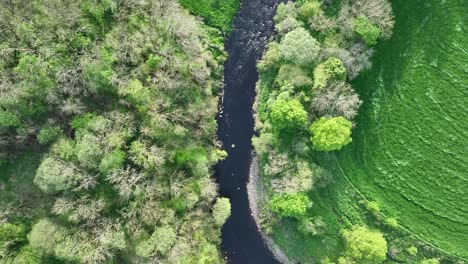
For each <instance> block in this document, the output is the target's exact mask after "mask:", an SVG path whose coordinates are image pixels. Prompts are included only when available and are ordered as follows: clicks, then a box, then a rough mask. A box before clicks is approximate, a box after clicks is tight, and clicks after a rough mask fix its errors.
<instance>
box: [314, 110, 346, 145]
mask: <svg viewBox="0 0 468 264" xmlns="http://www.w3.org/2000/svg"><path fill="white" fill-rule="evenodd" d="M352 126H353V125H352V123H351V121H349V120H347V119H346V118H344V117H342V116H339V117H333V118H326V117H322V118H320V119H319V120H317V121H316V122H314V123H313V124H312V125H311V126H310V132H311V133H312V137H311V139H310V140H311V141H312V144H313V146H314V148H315V149H316V150H318V151H331V150H339V149H341V148H342V147H343V146H345V145H347V144H349V143H350V142H351V141H352V139H351V128H352Z"/></svg>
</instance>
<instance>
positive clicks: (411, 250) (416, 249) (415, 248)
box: [406, 246, 418, 256]
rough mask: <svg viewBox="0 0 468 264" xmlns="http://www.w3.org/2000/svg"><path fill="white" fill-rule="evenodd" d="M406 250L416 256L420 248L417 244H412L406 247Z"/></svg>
mask: <svg viewBox="0 0 468 264" xmlns="http://www.w3.org/2000/svg"><path fill="white" fill-rule="evenodd" d="M406 252H408V254H410V255H411V256H416V255H417V254H418V248H417V247H415V246H411V247H409V248H407V249H406Z"/></svg>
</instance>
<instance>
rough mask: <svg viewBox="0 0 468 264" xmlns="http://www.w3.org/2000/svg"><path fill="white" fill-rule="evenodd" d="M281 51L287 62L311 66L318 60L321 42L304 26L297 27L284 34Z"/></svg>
mask: <svg viewBox="0 0 468 264" xmlns="http://www.w3.org/2000/svg"><path fill="white" fill-rule="evenodd" d="M279 51H280V55H281V58H282V59H283V60H285V61H286V62H289V63H294V64H297V65H302V66H311V65H312V64H313V63H314V62H315V61H316V60H317V56H318V53H319V51H320V43H319V42H318V41H317V40H316V39H315V38H313V37H312V36H311V35H310V34H309V32H308V31H307V30H305V29H304V28H297V29H295V30H293V31H291V32H289V33H288V34H286V35H285V36H284V38H283V40H282V41H281V43H280V47H279Z"/></svg>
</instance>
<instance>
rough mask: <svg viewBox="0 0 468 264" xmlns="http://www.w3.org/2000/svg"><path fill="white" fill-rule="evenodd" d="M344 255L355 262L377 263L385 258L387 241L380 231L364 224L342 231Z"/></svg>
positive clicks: (360, 263)
mask: <svg viewBox="0 0 468 264" xmlns="http://www.w3.org/2000/svg"><path fill="white" fill-rule="evenodd" d="M343 238H344V240H345V253H344V255H345V257H346V258H347V259H349V260H351V261H353V262H352V263H356V264H378V263H382V262H383V261H384V260H385V259H386V254H387V241H386V240H385V238H384V237H383V235H382V233H380V232H378V231H375V230H370V229H368V228H367V227H364V226H355V227H353V228H352V229H351V230H345V231H343Z"/></svg>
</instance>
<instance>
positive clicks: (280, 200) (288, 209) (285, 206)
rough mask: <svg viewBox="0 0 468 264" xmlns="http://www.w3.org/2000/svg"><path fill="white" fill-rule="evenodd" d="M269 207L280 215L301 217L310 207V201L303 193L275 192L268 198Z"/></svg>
mask: <svg viewBox="0 0 468 264" xmlns="http://www.w3.org/2000/svg"><path fill="white" fill-rule="evenodd" d="M270 207H271V210H273V212H276V213H278V214H279V215H280V216H282V217H294V218H302V217H304V216H305V215H306V213H307V209H309V208H310V207H312V201H311V200H310V199H309V197H308V196H307V195H306V194H304V193H295V194H276V195H274V196H273V197H272V199H271V200H270Z"/></svg>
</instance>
